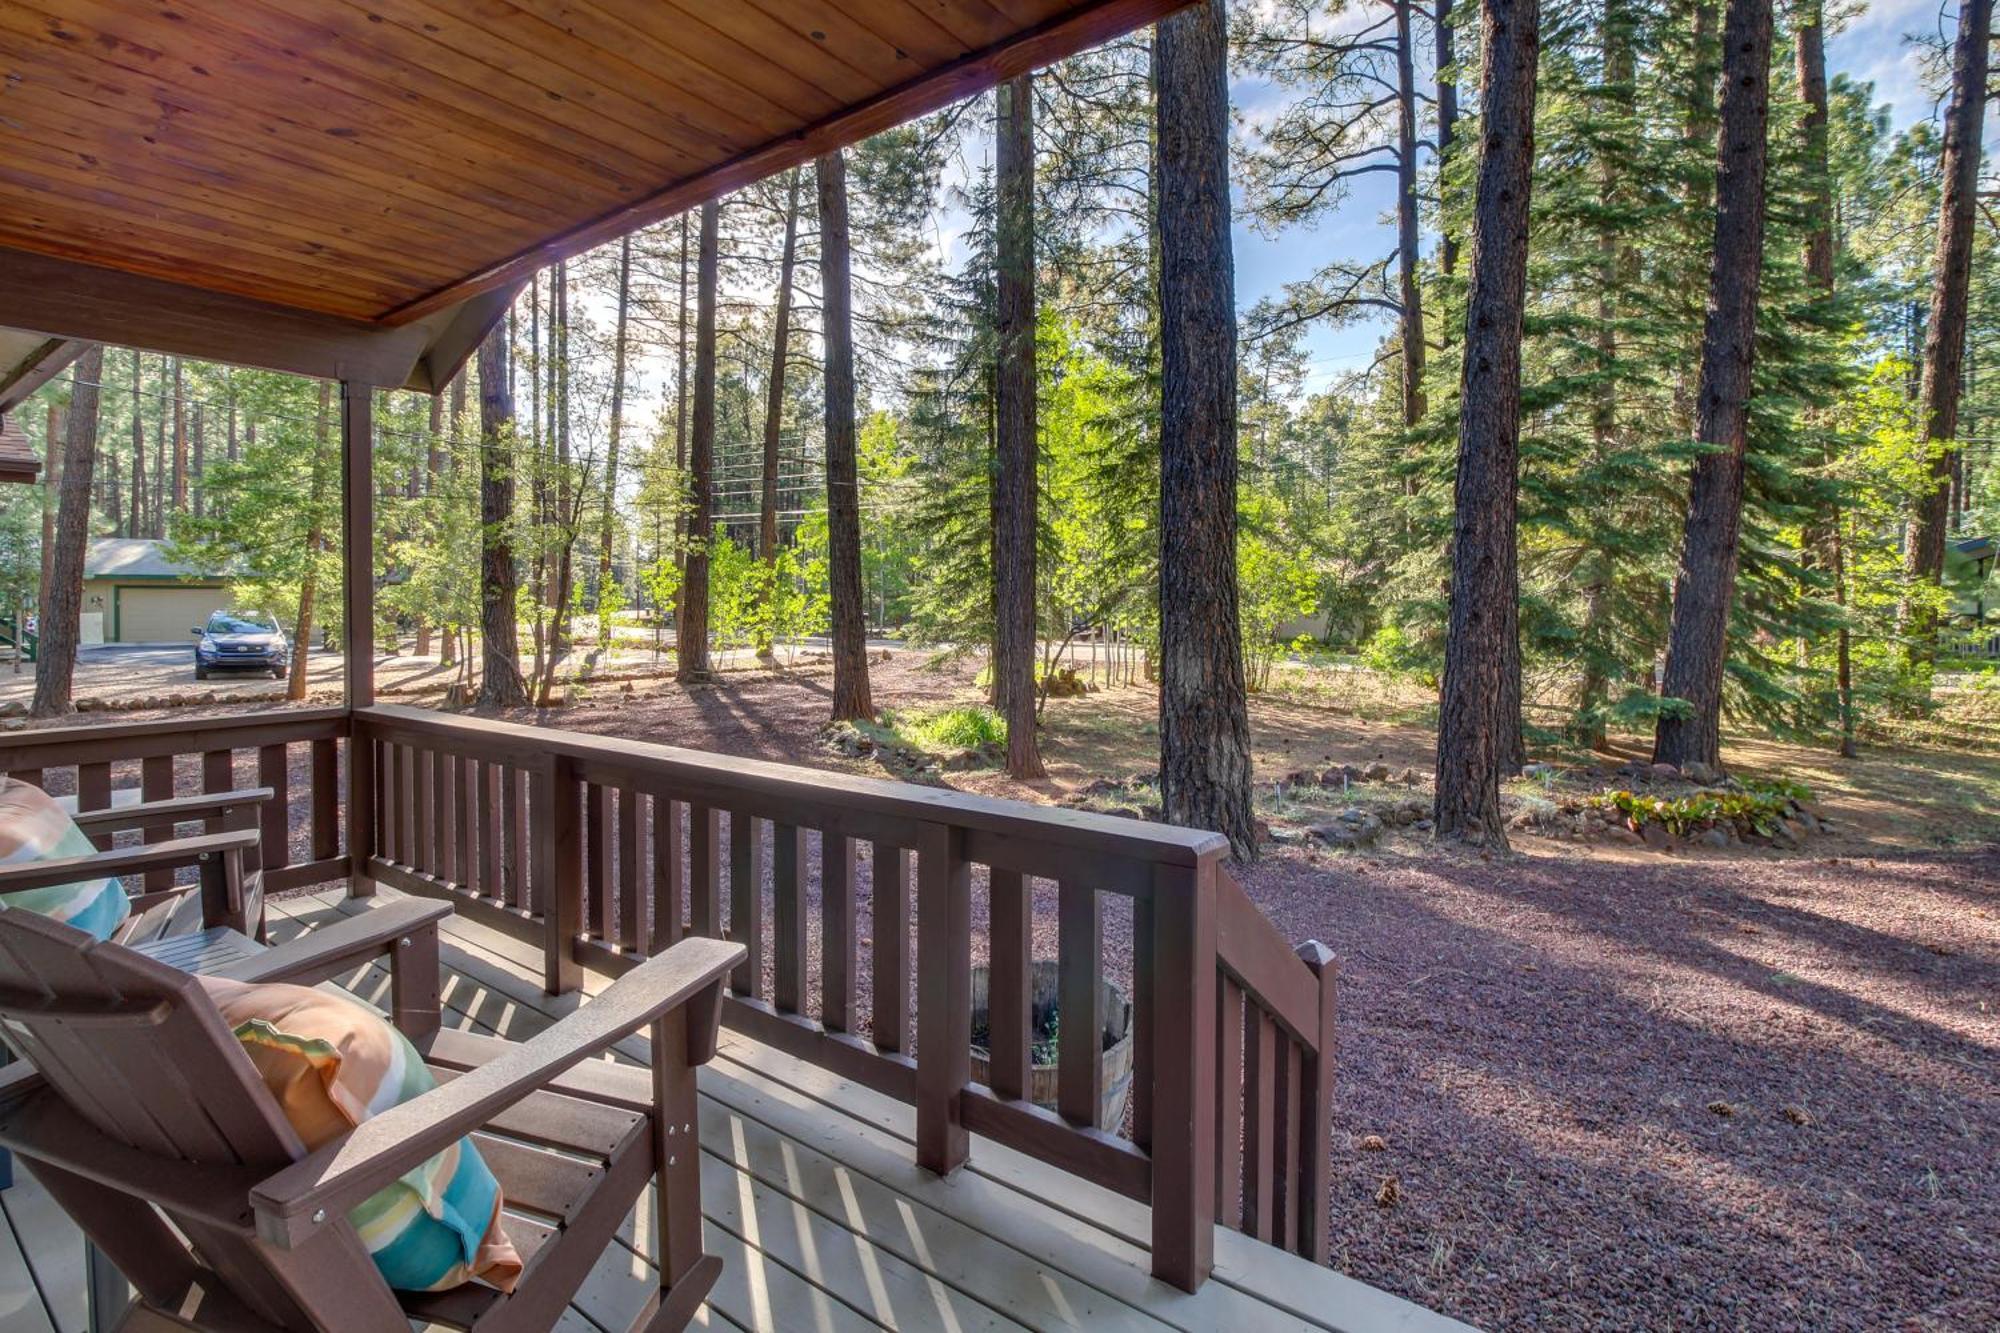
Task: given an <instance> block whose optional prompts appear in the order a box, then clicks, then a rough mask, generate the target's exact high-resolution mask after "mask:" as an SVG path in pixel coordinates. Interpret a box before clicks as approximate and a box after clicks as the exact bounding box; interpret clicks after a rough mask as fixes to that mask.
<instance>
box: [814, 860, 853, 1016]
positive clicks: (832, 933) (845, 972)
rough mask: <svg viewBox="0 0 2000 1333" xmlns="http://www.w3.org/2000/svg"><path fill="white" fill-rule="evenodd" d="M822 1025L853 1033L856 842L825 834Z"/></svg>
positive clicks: (821, 872)
mask: <svg viewBox="0 0 2000 1333" xmlns="http://www.w3.org/2000/svg"><path fill="white" fill-rule="evenodd" d="M819 897H820V932H821V944H820V983H819V984H820V1022H821V1023H822V1024H824V1025H825V1027H826V1030H827V1031H829V1032H851V1031H853V1030H854V968H855V962H856V960H857V950H856V948H855V934H854V839H852V838H847V837H841V836H839V835H837V834H833V833H822V834H821V835H820V840H819Z"/></svg>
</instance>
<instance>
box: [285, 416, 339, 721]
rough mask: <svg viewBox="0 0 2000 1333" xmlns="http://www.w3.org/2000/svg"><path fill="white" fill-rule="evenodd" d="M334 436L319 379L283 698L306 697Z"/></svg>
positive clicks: (330, 417) (324, 538) (331, 421)
mask: <svg viewBox="0 0 2000 1333" xmlns="http://www.w3.org/2000/svg"><path fill="white" fill-rule="evenodd" d="M332 436H333V381H332V380H321V381H320V382H319V415H318V417H317V418H316V420H315V421H314V424H313V456H312V482H311V484H310V487H309V489H308V493H307V505H308V508H307V511H306V512H307V515H308V518H307V527H306V569H305V575H304V577H302V578H301V579H300V580H299V618H298V623H297V624H296V625H294V626H293V628H292V662H291V667H290V669H289V670H288V671H287V672H286V673H285V698H287V699H289V700H291V701H292V702H293V703H298V702H300V701H301V700H303V699H304V698H305V697H306V669H307V667H308V666H309V664H310V658H311V656H312V654H311V652H310V651H309V649H308V645H309V644H310V643H311V642H312V633H313V615H314V612H315V611H316V609H317V606H316V604H317V602H318V598H319V553H320V551H321V550H322V549H323V548H324V547H325V546H326V524H325V520H324V519H323V518H322V516H321V509H322V507H323V506H324V505H325V503H326V487H327V481H328V476H327V474H328V471H329V469H328V467H327V463H328V461H329V460H328V458H327V444H328V442H329V441H330V440H331V439H332Z"/></svg>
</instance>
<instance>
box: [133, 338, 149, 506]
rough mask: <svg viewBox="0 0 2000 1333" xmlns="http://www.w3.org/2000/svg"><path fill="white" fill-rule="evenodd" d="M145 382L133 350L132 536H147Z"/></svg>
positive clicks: (142, 371) (136, 354)
mask: <svg viewBox="0 0 2000 1333" xmlns="http://www.w3.org/2000/svg"><path fill="white" fill-rule="evenodd" d="M144 382H145V372H144V370H143V368H142V367H141V366H140V364H139V351H138V349H137V348H134V349H133V350H132V522H131V526H130V528H129V532H130V535H132V536H134V537H143V536H145V535H146V416H145V412H144V411H143V410H142V406H143V403H144V395H143V393H142V391H141V389H142V386H143V384H144Z"/></svg>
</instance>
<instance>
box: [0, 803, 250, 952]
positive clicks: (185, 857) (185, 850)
mask: <svg viewBox="0 0 2000 1333" xmlns="http://www.w3.org/2000/svg"><path fill="white" fill-rule="evenodd" d="M271 797H272V793H271V789H270V788H269V787H253V788H250V789H248V790H245V791H232V792H217V793H213V794H209V795H203V796H180V797H173V798H169V799H166V800H157V801H142V802H138V803H136V804H132V805H119V806H112V807H110V808H108V809H103V810H86V811H83V812H80V813H78V814H76V815H75V816H73V817H74V818H75V820H76V823H77V827H79V828H81V829H82V830H83V831H84V832H85V833H87V834H89V835H90V837H91V839H92V841H94V842H95V843H97V845H98V846H99V847H107V848H108V847H109V844H110V843H111V841H112V839H113V838H114V837H115V836H116V835H117V834H119V833H123V832H128V831H131V832H144V833H149V834H157V833H168V834H172V833H174V832H175V831H177V830H178V829H179V828H181V827H183V826H185V825H189V824H200V825H201V826H202V827H203V830H204V832H203V833H202V834H200V835H198V836H195V837H189V838H169V840H167V841H165V842H154V843H149V844H147V845H145V846H139V847H119V848H112V849H110V850H105V851H100V852H98V853H97V854H96V855H95V856H78V857H66V858H63V859H60V860H49V861H23V862H20V863H18V864H15V865H9V866H0V894H6V893H13V892H16V891H18V890H22V889H33V888H42V887H45V886H47V885H52V884H68V883H70V882H72V881H74V880H80V879H88V878H91V877H93V876H99V875H112V876H119V877H121V878H122V877H124V876H127V875H142V876H143V877H144V878H143V880H142V882H141V886H140V891H139V892H138V893H135V894H133V895H132V915H131V918H130V919H129V920H127V921H126V922H125V924H124V926H123V927H121V928H120V929H119V932H118V937H117V938H118V942H119V943H120V944H131V945H140V944H150V943H152V942H153V941H155V940H160V939H171V938H174V937H177V936H187V935H192V934H195V933H196V932H198V931H202V930H206V929H210V928H212V927H215V926H224V927H227V928H229V929H231V930H234V931H237V932H239V933H241V934H244V935H250V936H254V937H256V938H258V939H262V938H263V937H264V873H263V865H262V861H261V858H260V855H259V848H260V846H261V844H262V839H261V838H260V837H259V835H258V833H257V821H258V815H259V807H260V806H262V805H263V804H264V803H265V802H267V801H269V800H270V799H271ZM187 866H194V867H196V869H197V870H198V871H199V875H198V878H197V880H196V882H195V883H192V884H176V883H174V874H175V872H176V871H177V870H180V869H182V868H184V867H187Z"/></svg>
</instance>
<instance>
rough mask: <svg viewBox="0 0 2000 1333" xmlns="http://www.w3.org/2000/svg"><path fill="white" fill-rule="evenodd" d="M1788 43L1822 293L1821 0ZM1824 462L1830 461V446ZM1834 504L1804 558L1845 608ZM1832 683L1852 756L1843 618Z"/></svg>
mask: <svg viewBox="0 0 2000 1333" xmlns="http://www.w3.org/2000/svg"><path fill="white" fill-rule="evenodd" d="M1794 29H1795V32H1794V36H1793V39H1792V40H1793V44H1794V46H1795V47H1796V48H1797V52H1796V54H1797V62H1796V63H1797V70H1798V86H1799V101H1800V103H1801V104H1803V105H1804V107H1805V109H1806V114H1805V117H1804V119H1803V120H1802V122H1801V124H1800V130H1801V132H1802V133H1803V134H1804V136H1805V147H1806V170H1807V171H1808V172H1810V173H1811V181H1810V192H1811V198H1812V208H1813V226H1812V231H1811V232H1809V233H1808V234H1807V236H1806V248H1805V267H1806V275H1807V276H1808V277H1809V278H1811V279H1812V282H1813V285H1814V286H1815V287H1817V288H1818V289H1819V290H1820V291H1821V292H1824V293H1826V294H1827V295H1829V296H1830V295H1832V293H1833V173H1832V169H1831V166H1830V164H1829V162H1828V143H1827V102H1826V12H1825V7H1824V5H1823V3H1822V0H1800V3H1799V6H1798V12H1797V15H1796V17H1795V20H1794ZM1827 462H1828V463H1829V464H1831V463H1833V462H1834V458H1833V456H1832V453H1831V451H1829V453H1828V456H1827ZM1842 522H1843V519H1842V517H1841V512H1840V506H1839V505H1837V504H1834V505H1829V506H1828V507H1827V511H1826V514H1825V516H1824V517H1823V518H1822V519H1821V520H1820V521H1819V522H1817V523H1815V524H1813V525H1812V530H1811V537H1810V540H1809V542H1808V545H1809V548H1810V549H1809V550H1808V552H1807V555H1808V558H1809V559H1811V560H1813V561H1814V562H1815V563H1820V564H1823V565H1824V567H1825V569H1826V572H1827V576H1828V577H1829V578H1831V579H1832V580H1833V599H1834V603H1835V604H1836V605H1837V606H1839V607H1840V608H1841V610H1842V613H1843V614H1845V612H1846V608H1847V567H1846V566H1847V560H1846V552H1845V549H1844V544H1843V543H1842V541H1841V535H1840V530H1841V524H1842ZM1834 689H1835V691H1836V698H1837V700H1838V705H1837V706H1838V707H1839V710H1840V753H1841V755H1842V757H1844V758H1847V759H1852V758H1854V756H1855V746H1854V654H1853V643H1852V639H1851V637H1850V635H1849V632H1848V628H1847V625H1846V623H1845V622H1844V621H1843V622H1842V624H1841V626H1840V628H1839V629H1838V630H1837V631H1835V640H1834Z"/></svg>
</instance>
